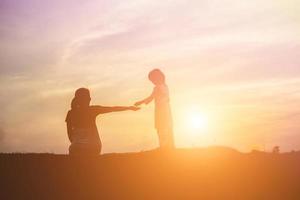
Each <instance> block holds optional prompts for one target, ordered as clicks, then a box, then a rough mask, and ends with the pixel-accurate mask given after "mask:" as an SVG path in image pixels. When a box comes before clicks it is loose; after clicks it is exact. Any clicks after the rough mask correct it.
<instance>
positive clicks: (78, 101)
mask: <svg viewBox="0 0 300 200" xmlns="http://www.w3.org/2000/svg"><path fill="white" fill-rule="evenodd" d="M90 99H91V97H90V91H89V90H88V89H87V88H79V89H77V90H76V91H75V97H74V98H73V99H72V102H71V109H77V108H80V106H81V105H82V102H83V101H86V100H90Z"/></svg>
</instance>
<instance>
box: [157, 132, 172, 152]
mask: <svg viewBox="0 0 300 200" xmlns="http://www.w3.org/2000/svg"><path fill="white" fill-rule="evenodd" d="M157 134H158V138H159V146H160V148H174V141H173V131H172V130H171V129H162V130H159V129H158V130H157Z"/></svg>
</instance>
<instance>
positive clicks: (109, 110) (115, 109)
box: [95, 106, 140, 114]
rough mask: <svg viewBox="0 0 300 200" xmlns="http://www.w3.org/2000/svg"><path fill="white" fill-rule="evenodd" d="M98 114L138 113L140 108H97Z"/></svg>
mask: <svg viewBox="0 0 300 200" xmlns="http://www.w3.org/2000/svg"><path fill="white" fill-rule="evenodd" d="M95 107H96V108H97V113H98V114H103V113H110V112H121V111H126V110H133V111H137V110H139V109H140V108H139V107H136V106H95Z"/></svg>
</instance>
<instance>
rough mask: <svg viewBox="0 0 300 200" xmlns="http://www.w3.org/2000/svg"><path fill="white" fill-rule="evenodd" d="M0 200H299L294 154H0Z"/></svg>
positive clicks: (298, 160)
mask: <svg viewBox="0 0 300 200" xmlns="http://www.w3.org/2000/svg"><path fill="white" fill-rule="evenodd" d="M0 182H1V187H0V199H41V200H42V199H72V200H77V199H105V200H107V199H117V200H120V199H130V200H132V199H139V200H146V199H151V200H156V199H186V200H189V199H204V200H209V199H216V200H222V199H229V200H231V199H232V200H239V199H241V200H242V199H243V200H244V199H245V200H248V199H249V200H250V199H251V200H258V199H261V200H289V199H295V200H299V199H300V153H299V152H294V153H286V154H267V153H262V152H253V153H249V154H242V153H239V152H237V151H235V150H233V149H229V148H222V147H212V148H206V149H178V150H175V151H172V152H160V151H149V152H141V153H124V154H106V155H102V156H97V157H70V156H67V155H53V154H0Z"/></svg>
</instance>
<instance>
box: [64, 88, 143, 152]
mask: <svg viewBox="0 0 300 200" xmlns="http://www.w3.org/2000/svg"><path fill="white" fill-rule="evenodd" d="M90 101H91V97H90V92H89V90H88V89H86V88H79V89H78V90H76V92H75V97H74V98H73V100H72V103H71V110H69V111H68V114H67V117H66V123H67V132H68V137H69V140H70V142H71V145H70V147H69V154H91V155H97V154H99V153H100V152H101V147H102V145H101V140H100V137H99V134H98V130H97V125H96V117H97V116H98V115H99V114H104V113H109V112H119V111H125V110H133V111H136V110H138V109H139V108H138V107H135V106H129V107H123V106H114V107H106V106H98V105H93V106H90Z"/></svg>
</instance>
